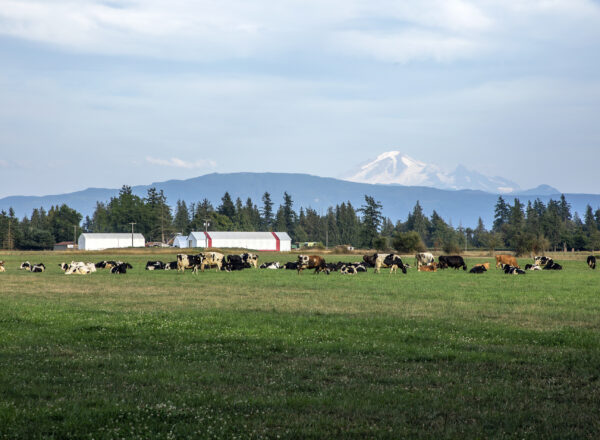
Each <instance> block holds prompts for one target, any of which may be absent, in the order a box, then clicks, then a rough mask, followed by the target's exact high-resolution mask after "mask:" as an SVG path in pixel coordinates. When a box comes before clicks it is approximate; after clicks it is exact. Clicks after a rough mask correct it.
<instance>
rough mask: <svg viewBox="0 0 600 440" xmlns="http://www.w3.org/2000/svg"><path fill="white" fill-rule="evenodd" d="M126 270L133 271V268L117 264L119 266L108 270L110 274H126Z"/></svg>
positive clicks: (126, 264) (124, 264) (120, 263)
mask: <svg viewBox="0 0 600 440" xmlns="http://www.w3.org/2000/svg"><path fill="white" fill-rule="evenodd" d="M127 269H133V266H132V265H131V264H129V263H122V262H119V264H117V265H116V266H113V267H111V268H110V273H114V274H124V273H127Z"/></svg>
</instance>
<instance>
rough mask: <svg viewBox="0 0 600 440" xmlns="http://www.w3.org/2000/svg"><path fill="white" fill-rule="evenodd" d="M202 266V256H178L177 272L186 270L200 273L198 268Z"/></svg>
mask: <svg viewBox="0 0 600 440" xmlns="http://www.w3.org/2000/svg"><path fill="white" fill-rule="evenodd" d="M201 264H202V254H198V255H186V254H177V272H179V271H181V272H185V270H186V269H193V270H194V271H195V272H197V271H198V269H197V268H198V267H200V265H201Z"/></svg>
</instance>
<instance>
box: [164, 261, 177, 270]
mask: <svg viewBox="0 0 600 440" xmlns="http://www.w3.org/2000/svg"><path fill="white" fill-rule="evenodd" d="M176 269H177V261H171V262H169V263H165V270H176Z"/></svg>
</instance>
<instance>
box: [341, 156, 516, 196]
mask: <svg viewBox="0 0 600 440" xmlns="http://www.w3.org/2000/svg"><path fill="white" fill-rule="evenodd" d="M342 178H343V179H344V180H349V181H351V182H359V183H377V184H400V185H405V186H430V187H433V188H439V189H453V190H458V189H473V190H481V191H486V192H491V193H510V192H515V191H519V189H520V188H519V185H517V184H516V183H514V182H511V181H509V180H507V179H504V178H502V177H488V176H485V175H483V174H481V173H478V172H477V171H471V170H469V169H467V168H466V167H465V166H463V165H458V166H457V167H456V169H455V170H454V171H453V172H451V173H448V172H446V171H444V170H442V169H441V168H440V167H438V166H437V165H433V164H427V163H425V162H421V161H419V160H416V159H413V158H412V157H410V156H408V155H406V154H403V153H402V152H401V151H398V150H392V151H387V152H385V153H381V154H379V155H378V156H377V158H375V159H374V160H371V161H368V162H365V163H364V164H363V165H360V166H359V167H358V168H357V169H355V170H354V171H353V172H350V173H348V174H346V175H344V176H343V177H342Z"/></svg>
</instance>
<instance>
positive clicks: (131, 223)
mask: <svg viewBox="0 0 600 440" xmlns="http://www.w3.org/2000/svg"><path fill="white" fill-rule="evenodd" d="M129 224H130V225H131V247H133V225H135V224H137V223H136V222H130V223H129Z"/></svg>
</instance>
